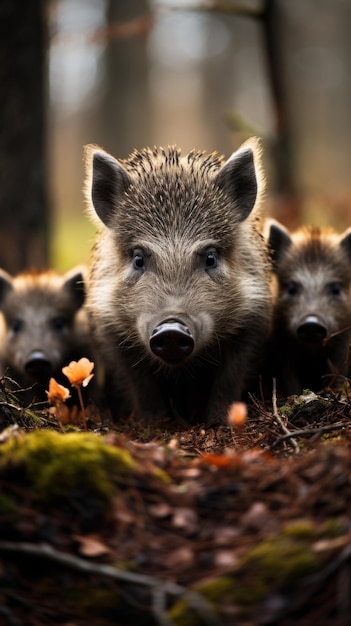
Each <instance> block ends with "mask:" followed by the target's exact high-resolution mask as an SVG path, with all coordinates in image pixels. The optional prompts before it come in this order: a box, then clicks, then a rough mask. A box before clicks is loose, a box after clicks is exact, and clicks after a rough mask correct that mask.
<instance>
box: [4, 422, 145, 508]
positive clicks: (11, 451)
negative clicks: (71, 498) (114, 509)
mask: <svg viewBox="0 0 351 626" xmlns="http://www.w3.org/2000/svg"><path fill="white" fill-rule="evenodd" d="M134 468H135V462H134V461H133V459H132V458H131V456H130V454H129V453H128V451H127V450H124V449H120V448H115V447H112V446H109V445H107V444H105V443H104V442H103V441H102V440H101V439H100V438H99V437H98V436H96V435H93V434H90V433H64V434H61V433H58V432H55V431H51V430H41V431H35V432H33V433H30V434H27V435H24V436H23V437H20V438H18V437H16V438H11V439H9V440H8V441H7V442H6V443H4V444H3V445H2V446H1V457H0V473H1V474H3V473H7V472H13V471H16V470H17V471H19V472H21V473H22V474H23V475H24V478H25V479H26V481H27V483H28V485H29V488H30V489H31V490H33V491H34V493H35V495H36V496H37V497H38V498H39V500H42V501H45V502H49V501H51V500H53V499H56V498H59V497H65V496H68V495H69V494H72V492H73V493H76V492H78V491H84V492H88V493H89V495H91V496H93V497H94V496H95V497H98V499H99V500H104V501H109V500H110V499H111V497H112V496H113V494H114V492H115V486H114V481H116V478H118V476H120V475H121V474H122V475H123V474H126V473H129V472H130V471H132V470H133V469H134Z"/></svg>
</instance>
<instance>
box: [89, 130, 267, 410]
mask: <svg viewBox="0 0 351 626" xmlns="http://www.w3.org/2000/svg"><path fill="white" fill-rule="evenodd" d="M86 154H87V159H86V162H87V183H86V195H87V200H88V204H89V212H90V215H91V217H92V219H93V220H94V221H95V223H96V224H97V226H98V229H99V232H98V235H97V239H96V243H95V246H94V251H93V254H92V261H91V271H90V279H89V288H88V298H87V308H88V311H89V313H90V316H91V320H92V328H93V332H94V334H95V337H96V341H97V346H98V349H99V350H100V353H101V356H102V357H103V359H104V365H105V367H106V374H107V394H112V397H111V398H110V404H111V409H112V413H113V414H114V416H115V417H117V418H118V417H120V416H121V415H122V416H126V415H128V414H129V413H130V411H134V412H136V413H137V414H138V415H141V416H144V417H145V418H147V417H159V416H168V417H175V418H178V417H179V418H182V419H183V420H185V421H187V422H191V421H196V422H202V421H205V422H215V421H218V420H222V419H223V418H225V416H226V413H227V409H228V407H229V405H230V404H231V403H232V402H233V401H234V400H238V399H240V398H241V396H242V392H243V390H244V387H245V385H246V382H247V380H248V377H249V376H250V373H251V371H252V368H253V366H254V365H255V360H256V358H258V355H259V353H260V351H261V347H262V343H263V341H264V338H265V335H266V333H267V332H268V329H269V325H270V318H271V298H270V289H269V264H268V254H267V249H266V243H265V241H264V238H263V235H262V233H261V232H260V224H261V211H260V201H261V195H262V188H263V176H262V171H261V165H260V147H259V143H258V141H257V140H255V139H252V140H251V141H249V142H247V143H245V144H244V145H243V146H242V147H241V148H240V149H238V150H237V151H236V152H234V153H233V154H232V156H231V157H230V158H229V159H228V160H227V161H225V160H224V158H223V157H221V156H218V155H217V154H210V155H208V156H206V155H205V154H204V153H202V152H194V151H193V152H190V153H189V154H188V155H187V156H182V155H181V152H180V150H179V149H178V148H176V147H169V148H168V149H162V148H154V149H153V150H151V149H148V148H146V149H143V150H141V151H135V152H134V153H133V154H132V155H131V156H130V157H129V158H128V159H126V160H124V161H118V160H117V159H115V158H114V157H113V156H111V155H110V154H108V153H106V152H105V151H104V150H102V149H101V148H98V147H96V146H88V147H87V152H86ZM115 389H119V390H120V393H121V399H118V398H117V399H116V398H113V392H114V390H115Z"/></svg>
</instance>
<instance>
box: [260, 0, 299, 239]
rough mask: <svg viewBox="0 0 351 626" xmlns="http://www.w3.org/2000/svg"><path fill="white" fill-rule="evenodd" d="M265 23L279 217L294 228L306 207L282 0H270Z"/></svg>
mask: <svg viewBox="0 0 351 626" xmlns="http://www.w3.org/2000/svg"><path fill="white" fill-rule="evenodd" d="M262 24H263V40H264V46H265V54H266V59H267V69H268V72H267V73H268V81H269V86H270V90H271V95H272V100H273V107H274V113H275V129H276V140H275V141H273V145H272V156H273V160H274V164H275V170H276V194H277V206H276V217H278V219H280V220H282V221H283V222H284V223H285V224H286V225H287V226H288V227H289V228H292V229H294V228H296V227H297V226H298V225H299V224H300V223H301V220H302V208H301V203H300V198H299V194H298V191H297V186H296V181H295V177H294V173H295V171H296V168H295V163H294V155H293V148H292V137H291V119H290V117H289V111H288V93H287V86H286V84H285V67H284V55H283V46H282V41H283V28H282V18H281V7H280V2H278V1H277V0H266V2H265V11H264V13H263V17H262Z"/></svg>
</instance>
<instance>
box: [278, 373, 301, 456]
mask: <svg viewBox="0 0 351 626" xmlns="http://www.w3.org/2000/svg"><path fill="white" fill-rule="evenodd" d="M272 406H273V417H274V418H275V419H276V420H277V422H278V424H279V426H280V428H281V429H282V431H283V432H284V433H285V434H286V435H287V439H290V443H291V445H292V446H293V448H294V450H295V452H296V453H298V452H300V448H299V446H298V443H297V441H296V440H295V439H294V434H293V433H292V432H291V431H290V430H289V429H288V428H287V427H286V426H285V424H284V422H283V420H282V418H281V417H280V415H279V411H278V405H277V381H276V379H275V378H273V391H272Z"/></svg>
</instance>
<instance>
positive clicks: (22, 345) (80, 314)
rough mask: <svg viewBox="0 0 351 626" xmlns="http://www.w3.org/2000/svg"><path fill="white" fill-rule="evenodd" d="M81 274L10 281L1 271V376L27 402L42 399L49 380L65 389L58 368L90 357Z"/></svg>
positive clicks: (28, 275) (78, 270) (39, 274)
mask: <svg viewBox="0 0 351 626" xmlns="http://www.w3.org/2000/svg"><path fill="white" fill-rule="evenodd" d="M86 272H87V268H86V267H85V266H77V267H75V268H73V269H72V270H70V271H68V272H66V273H65V274H63V275H61V274H59V273H57V272H55V271H53V270H48V271H37V270H32V271H24V272H22V273H20V274H18V275H17V276H14V277H13V276H11V275H10V274H8V273H7V272H5V271H4V270H0V374H1V375H6V376H8V377H9V378H11V379H12V380H14V381H15V382H16V383H17V385H18V388H20V389H27V392H26V393H23V392H21V394H20V399H22V401H25V402H26V403H30V402H33V401H40V402H44V401H47V395H46V390H47V389H48V384H49V378H50V377H51V376H53V377H55V378H56V379H57V380H58V381H60V383H61V384H64V385H66V386H67V382H68V381H67V379H66V378H65V377H64V376H63V374H62V367H63V366H64V365H67V364H68V363H69V362H70V361H71V360H73V359H74V360H76V359H78V358H81V357H83V356H85V357H88V358H92V343H91V339H90V329H89V324H88V318H87V314H86V311H85V309H84V308H83V304H84V300H85V283H86ZM35 359H37V361H36V369H35V368H34V366H32V370H30V368H29V367H28V364H29V362H30V361H31V362H32V363H34V360H35ZM41 368H42V369H41ZM34 370H35V372H34Z"/></svg>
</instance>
